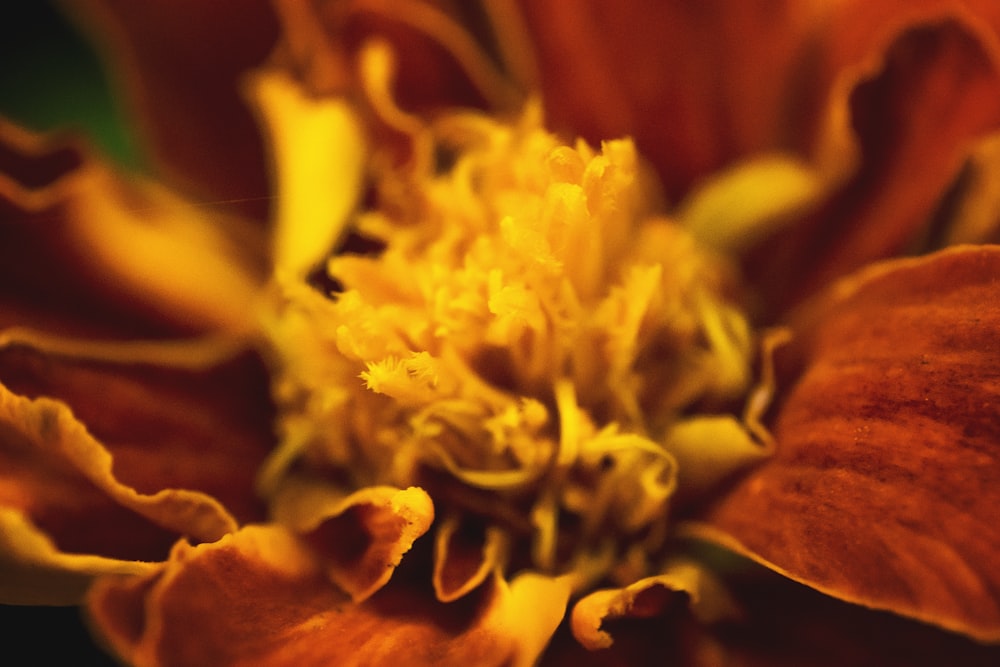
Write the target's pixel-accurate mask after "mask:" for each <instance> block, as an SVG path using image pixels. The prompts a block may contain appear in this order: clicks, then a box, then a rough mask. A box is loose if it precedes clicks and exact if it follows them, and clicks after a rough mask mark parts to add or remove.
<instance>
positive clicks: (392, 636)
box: [89, 526, 568, 667]
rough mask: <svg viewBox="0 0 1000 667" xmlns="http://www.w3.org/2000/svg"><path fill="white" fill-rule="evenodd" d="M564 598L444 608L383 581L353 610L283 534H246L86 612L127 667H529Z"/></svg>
mask: <svg viewBox="0 0 1000 667" xmlns="http://www.w3.org/2000/svg"><path fill="white" fill-rule="evenodd" d="M567 597H568V588H567V587H566V586H565V585H564V582H562V581H560V580H552V579H548V578H544V577H539V576H537V575H525V576H523V577H520V578H518V579H516V580H515V581H514V582H513V583H512V584H510V585H509V586H508V585H507V584H506V583H505V582H503V581H502V580H500V579H494V580H493V585H491V586H490V587H489V588H488V590H484V591H483V594H482V595H477V596H471V597H470V598H467V599H465V600H463V601H461V602H458V603H453V604H450V605H443V604H441V603H438V602H436V601H434V598H433V593H432V592H430V591H429V590H427V589H424V588H421V589H419V590H415V589H408V588H406V587H405V586H400V585H397V584H396V583H395V582H394V583H393V585H391V586H389V587H387V588H385V589H383V590H382V591H380V592H379V593H378V594H377V595H375V596H374V597H372V598H371V599H369V600H367V601H366V602H364V603H362V604H355V603H352V602H351V601H350V600H349V599H348V597H347V596H346V595H345V594H344V593H342V592H340V591H338V590H337V589H336V588H334V587H333V586H331V585H330V584H329V583H328V581H327V580H326V579H325V575H324V574H323V572H322V569H321V566H320V565H319V564H318V563H317V562H316V561H314V560H313V559H312V558H311V551H310V550H309V549H308V548H306V547H305V546H304V545H302V544H300V543H299V542H298V541H297V540H296V539H295V538H293V537H292V536H291V535H290V534H289V533H287V532H286V531H284V530H283V529H281V528H278V527H274V526H272V527H259V526H252V527H248V528H245V529H243V530H241V531H240V532H238V533H236V534H234V535H231V536H227V537H226V538H224V539H223V540H221V541H219V542H216V543H213V544H203V545H199V546H197V547H193V548H192V547H189V546H187V545H185V544H183V543H181V544H179V545H178V546H177V548H176V549H175V550H174V553H173V556H172V558H171V560H170V561H169V562H168V563H167V565H166V566H165V568H164V569H163V571H162V573H160V574H159V575H157V576H154V577H149V578H145V579H137V578H130V579H118V578H106V579H104V580H102V581H101V582H100V583H99V584H98V585H97V586H95V588H94V590H93V591H92V594H91V596H90V605H89V606H90V613H91V616H92V619H93V622H94V624H95V625H96V627H97V628H98V629H99V630H100V631H101V632H102V633H103V634H104V636H105V637H106V638H107V640H108V642H109V643H110V645H111V646H112V648H113V649H114V650H115V651H116V652H117V653H118V654H119V655H120V656H121V657H122V658H123V659H125V660H126V661H128V662H129V663H130V664H134V665H136V666H137V667H153V666H156V667H170V666H173V665H177V666H181V665H183V666H184V667H198V666H199V665H206V666H211V667H225V666H227V665H246V664H254V665H260V666H262V667H263V666H267V667H277V666H279V665H289V666H291V665H296V666H298V665H321V664H325V665H344V666H345V667H348V666H350V665H373V666H374V665H396V664H406V665H414V666H418V665H456V666H457V665H477V666H478V665H483V666H488V665H515V666H523V667H529V666H530V665H532V664H533V663H534V661H535V659H536V657H537V655H538V654H539V652H540V651H541V649H542V647H543V646H544V642H545V641H547V639H548V637H549V635H550V634H551V632H552V631H553V630H554V629H555V626H556V625H557V624H558V622H559V619H560V618H561V617H562V614H563V610H564V608H565V604H566V598H567ZM472 598H475V599H472Z"/></svg>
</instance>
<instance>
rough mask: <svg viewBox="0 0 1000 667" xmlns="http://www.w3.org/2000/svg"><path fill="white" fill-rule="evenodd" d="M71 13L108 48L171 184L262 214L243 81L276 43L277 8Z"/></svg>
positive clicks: (257, 154) (98, 8) (255, 137)
mask: <svg viewBox="0 0 1000 667" xmlns="http://www.w3.org/2000/svg"><path fill="white" fill-rule="evenodd" d="M69 8H70V9H72V10H74V11H77V12H79V13H80V18H81V19H83V21H84V22H85V24H86V25H85V27H87V28H89V29H90V31H91V32H92V33H93V34H94V43H95V44H97V45H98V46H99V47H101V48H102V49H105V50H106V56H107V58H106V60H107V62H108V65H109V67H111V68H112V73H113V74H116V75H118V77H119V79H120V81H121V82H122V83H123V84H124V86H125V88H126V92H127V93H128V94H129V97H128V101H129V102H130V104H131V105H132V106H133V107H134V109H135V112H136V113H134V114H133V116H132V117H133V118H134V119H136V121H137V123H138V124H139V128H138V129H139V130H140V131H141V132H142V133H143V135H144V138H146V139H147V141H148V143H149V145H150V147H151V149H152V153H153V156H154V157H155V158H156V159H157V161H158V163H159V165H160V166H161V167H162V168H163V170H164V173H165V174H166V175H167V176H168V177H169V178H170V179H171V182H172V183H175V184H182V185H183V186H185V187H186V189H187V191H189V192H191V193H192V194H193V195H194V196H197V197H200V198H203V199H205V200H209V201H213V202H214V201H218V200H228V201H223V202H220V203H221V204H225V205H227V206H230V207H232V208H231V209H230V210H236V211H239V212H242V213H245V214H249V215H252V216H254V217H258V218H263V217H264V215H265V214H266V211H267V208H268V206H267V205H268V199H267V195H268V194H269V193H268V186H267V180H266V176H265V172H264V159H263V151H262V146H261V142H260V138H259V133H258V131H257V127H256V124H255V123H254V121H253V118H252V117H251V114H250V111H249V109H248V108H247V106H246V104H245V103H244V101H243V98H242V95H241V92H240V85H239V84H240V79H241V78H242V76H243V75H244V74H245V73H246V72H247V71H249V70H251V69H253V68H254V67H256V66H257V65H259V64H261V63H262V62H263V61H264V59H265V58H266V56H267V55H268V54H269V53H270V51H271V49H272V47H273V46H274V43H275V41H276V40H277V36H278V35H277V28H278V25H277V20H276V18H275V16H274V14H273V12H272V10H271V7H270V3H269V2H265V1H264V0H252V1H250V2H248V1H246V0H240V1H238V2H207V3H206V2H200V1H199V0H184V1H182V2H161V1H154V2H142V3H136V2H129V1H128V0H124V1H122V0H89V1H88V2H86V3H83V7H79V6H73V5H72V3H71V4H70V6H69ZM84 10H85V11H84Z"/></svg>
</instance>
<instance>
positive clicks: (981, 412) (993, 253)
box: [693, 246, 1000, 641]
mask: <svg viewBox="0 0 1000 667" xmlns="http://www.w3.org/2000/svg"><path fill="white" fill-rule="evenodd" d="M998 276H1000V247H997V246H988V247H981V248H977V247H960V248H956V249H954V250H952V251H947V252H942V253H939V254H936V255H933V256H929V257H926V258H921V259H914V260H905V261H896V262H890V263H887V264H885V265H882V266H878V267H875V268H873V269H872V270H870V271H868V272H866V273H862V274H860V275H859V276H857V277H855V278H854V279H852V280H850V281H847V282H845V283H843V284H841V285H840V286H839V287H838V288H837V289H836V290H834V291H833V292H832V296H831V297H830V298H829V299H828V300H827V301H826V302H825V303H824V304H823V307H822V308H820V309H819V310H817V311H816V312H817V313H818V316H817V317H816V319H815V321H814V322H813V323H812V327H811V328H809V329H808V330H803V331H800V339H799V341H798V342H797V343H796V345H797V349H798V350H799V352H800V353H801V354H803V355H804V357H805V361H806V365H805V372H804V374H803V376H802V377H801V379H800V380H799V382H798V384H797V386H795V387H794V388H793V389H792V390H791V393H790V395H789V396H788V397H787V399H786V400H785V402H784V404H783V405H782V406H781V408H780V411H779V414H778V417H777V423H776V426H775V439H776V442H777V443H778V447H777V451H776V454H775V455H774V457H773V458H771V459H769V460H768V461H767V462H765V463H764V464H762V465H761V467H759V468H758V469H756V470H755V471H754V472H753V473H751V474H750V475H749V476H748V477H747V478H745V480H743V481H742V482H741V483H740V484H739V485H738V486H736V487H735V488H734V489H733V490H732V492H731V493H729V494H728V495H727V496H726V497H725V498H724V499H723V500H722V501H721V502H720V503H719V504H718V505H717V506H716V507H715V508H714V509H712V510H711V511H710V512H709V513H708V515H707V517H706V521H707V522H708V526H707V527H706V526H702V527H700V528H695V529H693V531H694V532H695V533H696V534H699V535H702V536H707V537H709V538H710V539H714V540H717V541H719V542H721V543H722V544H723V545H726V546H730V547H732V548H734V549H736V550H738V551H740V552H743V553H746V554H748V555H750V556H752V557H753V558H755V559H756V560H759V561H760V562H763V563H765V564H767V565H768V566H769V567H773V568H774V569H776V570H778V571H779V572H782V573H784V574H787V575H788V576H790V577H791V578H793V579H796V580H798V581H802V582H804V583H807V584H808V585H810V586H814V587H816V588H818V589H819V590H821V591H824V592H826V593H829V594H830V595H833V596H836V597H839V598H841V599H844V600H847V601H851V602H856V603H859V604H863V605H866V606H871V607H875V608H879V609H887V610H890V611H893V612H897V613H900V614H903V615H907V616H911V617H913V618H917V619H920V620H923V621H926V622H930V623H934V624H937V625H940V626H942V627H944V628H948V629H950V630H954V631H957V632H961V633H965V634H967V635H969V636H972V637H975V638H978V639H981V640H989V641H1000V593H998V591H1000V521H998V519H1000V514H998V511H1000V510H998V508H1000V496H998V487H997V484H996V480H997V479H1000V446H998V445H1000V428H998V424H1000V421H998V420H997V405H998V399H1000V354H998V349H1000V348H998V347H997V338H996V332H997V331H998V327H1000V305H998V304H1000V282H998Z"/></svg>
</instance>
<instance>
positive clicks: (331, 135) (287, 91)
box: [250, 72, 365, 278]
mask: <svg viewBox="0 0 1000 667" xmlns="http://www.w3.org/2000/svg"><path fill="white" fill-rule="evenodd" d="M250 92H251V96H252V97H253V99H254V101H255V102H256V104H257V106H258V108H259V111H260V115H261V118H262V122H263V124H264V126H265V128H266V130H267V131H268V133H269V134H270V139H271V146H272V148H271V150H272V153H273V155H272V158H273V162H274V171H275V175H276V176H275V177H276V179H277V183H276V186H277V194H278V200H277V207H278V208H277V214H276V226H275V230H274V233H275V236H274V251H273V252H274V264H275V268H276V270H277V271H279V272H281V273H283V274H287V275H289V276H293V277H300V278H301V277H304V276H305V275H306V273H308V271H309V270H310V269H312V268H313V267H314V266H315V265H316V264H318V263H319V262H320V261H321V260H322V259H323V258H324V257H325V256H326V255H327V254H329V252H330V249H331V246H332V245H333V244H334V243H335V242H336V240H337V239H338V238H339V236H340V235H341V233H342V232H343V230H344V227H345V225H346V223H347V221H348V218H349V216H350V214H351V212H352V211H353V210H354V207H355V206H356V205H357V203H358V199H359V196H360V194H361V188H362V180H363V176H364V165H365V140H364V136H363V132H362V128H361V124H360V122H359V120H358V119H357V117H356V115H355V113H354V111H353V110H352V109H351V107H350V105H349V104H348V103H347V102H346V101H344V100H343V99H328V98H327V99H313V98H311V97H310V96H309V95H308V94H307V93H306V91H304V90H303V89H302V88H301V87H299V85H298V84H297V83H296V82H295V81H293V80H292V79H291V78H289V77H288V76H286V75H284V74H281V73H277V72H264V73H261V74H258V75H257V76H256V77H255V78H254V79H253V81H252V83H251V86H250Z"/></svg>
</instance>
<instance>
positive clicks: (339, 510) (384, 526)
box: [272, 477, 434, 602]
mask: <svg viewBox="0 0 1000 667" xmlns="http://www.w3.org/2000/svg"><path fill="white" fill-rule="evenodd" d="M272 510H273V512H274V515H275V517H276V519H277V520H278V521H279V522H280V523H282V524H284V525H285V526H288V527H290V528H291V529H292V530H293V531H295V532H296V533H297V534H298V535H299V536H300V537H301V538H302V540H303V541H304V542H305V543H306V544H308V545H310V546H311V547H312V548H313V549H314V550H315V552H316V553H317V555H318V557H319V558H320V559H321V560H322V561H323V563H324V567H325V571H326V574H327V576H328V577H329V578H330V581H331V582H333V583H334V584H336V585H337V586H338V587H340V588H341V589H342V590H344V591H346V592H347V593H348V594H349V595H350V596H351V598H352V599H353V600H354V601H355V602H361V601H362V600H366V599H367V598H369V597H371V596H372V594H374V593H375V592H376V591H378V590H379V589H380V588H382V587H383V586H385V584H386V583H388V581H389V579H390V578H391V577H392V575H393V572H394V571H395V569H396V566H398V565H399V563H400V561H402V559H403V555H404V554H405V553H406V552H407V551H409V550H410V547H412V546H413V543H414V542H415V541H416V540H417V538H419V537H420V536H422V535H423V534H424V533H426V532H427V530H428V528H430V525H431V522H433V521H434V505H433V503H432V502H431V499H430V496H428V495H427V493H426V492H425V491H424V490H423V489H420V488H417V487H411V488H408V489H397V488H393V487H388V486H374V487H368V488H364V489H361V490H359V491H355V492H354V493H351V494H349V495H345V494H344V493H342V492H340V491H339V490H337V489H335V488H333V487H331V486H329V485H327V484H325V483H322V482H319V483H317V482H310V481H307V480H305V479H296V478H294V477H292V478H289V479H288V480H286V482H285V484H284V488H283V489H281V491H279V493H278V495H277V497H276V499H275V502H274V503H273V507H272Z"/></svg>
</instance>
